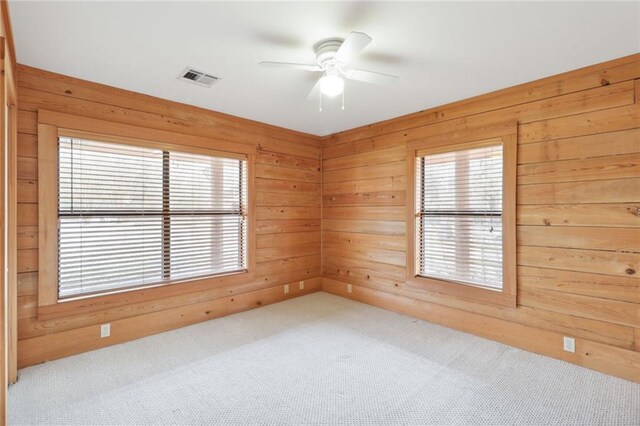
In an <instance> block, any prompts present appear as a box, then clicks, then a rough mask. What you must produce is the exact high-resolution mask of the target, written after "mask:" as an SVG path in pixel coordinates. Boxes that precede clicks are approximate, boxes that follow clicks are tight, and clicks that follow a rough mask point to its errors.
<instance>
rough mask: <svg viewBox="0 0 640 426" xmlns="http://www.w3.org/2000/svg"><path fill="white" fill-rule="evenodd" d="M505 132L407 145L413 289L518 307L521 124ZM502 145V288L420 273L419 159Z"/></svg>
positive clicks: (410, 283) (409, 281)
mask: <svg viewBox="0 0 640 426" xmlns="http://www.w3.org/2000/svg"><path fill="white" fill-rule="evenodd" d="M503 132H504V133H502V134H493V135H490V134H487V135H484V134H483V135H481V137H479V136H473V135H469V137H466V138H465V136H464V134H459V133H458V134H455V135H451V137H439V138H437V140H435V141H434V140H429V139H425V140H419V141H413V142H411V143H409V144H408V145H407V148H408V153H407V180H408V188H407V242H408V246H407V285H408V287H409V288H411V289H412V290H417V291H427V292H434V293H440V294H445V295H449V296H454V297H459V298H463V299H468V300H472V301H475V302H480V303H489V304H495V305H500V306H507V307H515V306H516V294H517V282H516V280H517V277H516V173H517V148H518V147H517V145H518V136H517V124H513V125H509V126H507V128H506V130H503ZM499 144H501V145H502V147H503V159H502V173H503V176H502V179H503V182H502V185H503V187H502V190H503V192H502V232H503V234H502V268H503V277H502V280H503V281H502V290H494V289H490V288H486V287H480V286H476V285H473V284H471V283H469V284H464V283H460V282H455V281H448V280H445V279H439V278H430V277H423V276H419V275H418V274H417V272H418V271H417V265H418V264H419V263H418V262H419V260H418V256H419V255H420V249H419V247H418V246H419V238H418V236H417V234H416V232H417V229H416V215H417V213H418V212H417V210H416V159H417V158H419V157H422V156H425V155H430V154H438V153H444V152H452V151H460V150H466V149H472V148H479V147H483V146H493V145H499Z"/></svg>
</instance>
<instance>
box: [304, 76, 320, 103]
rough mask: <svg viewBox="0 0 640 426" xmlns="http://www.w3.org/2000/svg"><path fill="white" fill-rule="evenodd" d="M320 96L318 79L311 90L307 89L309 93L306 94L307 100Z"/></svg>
mask: <svg viewBox="0 0 640 426" xmlns="http://www.w3.org/2000/svg"><path fill="white" fill-rule="evenodd" d="M319 96H320V79H318V81H317V82H316V84H314V85H313V87H312V88H311V90H309V94H308V95H307V100H311V99H318V97H319Z"/></svg>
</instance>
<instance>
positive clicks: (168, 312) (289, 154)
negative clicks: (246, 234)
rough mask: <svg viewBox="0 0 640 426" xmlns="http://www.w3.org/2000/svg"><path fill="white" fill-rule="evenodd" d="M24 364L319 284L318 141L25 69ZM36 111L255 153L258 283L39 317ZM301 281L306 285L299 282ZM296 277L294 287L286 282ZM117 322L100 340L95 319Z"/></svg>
mask: <svg viewBox="0 0 640 426" xmlns="http://www.w3.org/2000/svg"><path fill="white" fill-rule="evenodd" d="M18 79H19V81H18V86H19V117H18V131H19V134H18V171H17V173H18V187H19V193H18V220H19V222H18V273H19V275H18V339H19V340H18V365H19V366H20V367H24V366H27V365H32V364H36V363H39V362H43V361H45V360H50V359H55V358H59V357H62V356H67V355H70V354H74V353H79V352H83V351H86V350H90V349H94V348H98V347H102V346H106V345H110V344H114V343H118V342H122V341H126V340H130V339H134V338H137V337H141V336H144V335H148V334H152V333H157V332H160V331H164V330H169V329H172V328H176V327H180V326H183V325H187V324H191V323H195V322H198V321H203V320H207V319H210V318H215V317H218V316H222V315H227V314H230V313H233V312H238V311H241V310H246V309H250V308H253V307H256V306H260V305H264V304H267V303H273V302H277V301H280V300H283V299H285V298H289V297H294V296H297V295H300V294H306V293H310V292H313V291H317V290H319V289H320V285H321V279H320V275H321V270H320V216H321V211H320V179H321V173H320V151H321V148H320V139H319V138H317V137H315V136H311V135H306V134H302V133H297V132H293V131H289V130H285V129H281V128H277V127H273V126H268V125H264V124H260V123H256V122H252V121H249V120H243V119H239V118H236V117H231V116H228V115H224V114H219V113H214V112H211V111H207V110H204V109H199V108H195V107H191V106H187V105H182V104H177V103H173V102H169V101H165V100H161V99H157V98H152V97H149V96H145V95H141V94H137V93H133V92H128V91H125V90H120V89H116V88H112V87H107V86H103V85H99V84H95V83H90V82H87V81H81V80H78V79H74V78H71V77H66V76H62V75H59V74H54V73H50V72H46V71H42V70H38V69H34V68H30V67H26V66H20V67H19V77H18ZM39 108H42V109H47V110H53V111H60V112H64V113H68V114H77V115H82V116H86V117H92V118H99V119H102V120H111V121H114V122H118V123H128V124H134V125H138V126H145V127H150V128H154V129H161V130H169V131H173V132H178V133H184V134H192V135H199V136H206V137H210V138H214V139H220V140H224V141H228V143H229V144H233V143H237V142H247V141H250V142H253V143H255V144H256V147H257V150H258V152H257V155H256V181H255V187H256V192H257V194H256V221H257V222H256V232H257V234H258V235H257V236H256V244H257V253H256V260H257V267H256V279H255V281H254V282H251V283H249V284H244V285H239V286H238V285H236V286H225V287H218V288H212V289H210V290H206V291H199V292H195V293H189V294H179V295H177V296H175V295H174V296H172V297H167V298H163V299H160V300H153V301H152V302H145V303H135V304H129V305H125V306H119V307H114V308H111V309H104V310H101V311H97V312H92V313H89V314H87V313H81V314H73V315H69V316H64V317H60V318H55V319H48V320H44V319H42V318H41V319H38V312H37V300H38V295H37V287H38V286H37V284H38V283H37V280H38V274H37V271H38V229H37V226H38V191H37V187H38V182H37V176H38V173H37V171H38V164H37V152H38V146H37V112H36V111H37V110H38V109H39ZM300 280H304V281H305V288H304V290H300V289H299V286H298V282H299V281H300ZM284 284H292V285H291V286H290V288H291V291H290V293H289V294H286V295H285V294H284V291H283V285H284ZM106 322H110V323H111V337H108V338H104V339H100V337H99V336H100V333H99V327H100V326H99V324H101V323H106Z"/></svg>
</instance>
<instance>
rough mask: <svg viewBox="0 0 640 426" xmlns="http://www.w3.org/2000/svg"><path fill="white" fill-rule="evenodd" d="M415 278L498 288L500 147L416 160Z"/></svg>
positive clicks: (500, 265)
mask: <svg viewBox="0 0 640 426" xmlns="http://www.w3.org/2000/svg"><path fill="white" fill-rule="evenodd" d="M417 161H418V166H417V168H418V177H417V180H418V182H417V185H416V187H417V188H418V194H417V197H416V199H417V201H418V206H417V207H418V211H419V214H418V216H417V229H418V238H419V247H420V250H419V254H420V257H419V264H418V265H419V270H418V275H420V276H425V277H434V278H441V279H446V280H451V281H456V282H459V283H464V284H471V285H477V286H480V287H486V288H491V289H498V290H499V289H501V288H502V145H492V146H487V147H479V148H471V149H464V150H460V151H451V152H443V153H439V154H433V155H425V156H423V157H418V158H417Z"/></svg>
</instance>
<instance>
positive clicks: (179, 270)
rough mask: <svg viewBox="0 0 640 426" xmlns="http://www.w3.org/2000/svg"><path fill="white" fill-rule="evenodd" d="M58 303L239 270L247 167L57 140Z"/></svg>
mask: <svg viewBox="0 0 640 426" xmlns="http://www.w3.org/2000/svg"><path fill="white" fill-rule="evenodd" d="M58 160H59V175H58V185H59V194H58V197H59V199H58V209H59V226H58V232H59V235H58V237H59V246H58V257H59V259H58V260H59V263H58V268H59V271H58V281H59V292H58V295H59V298H61V299H63V298H67V297H72V296H80V295H87V294H95V293H101V292H105V291H113V290H119V289H125V288H130V287H139V286H144V285H155V284H163V283H169V282H172V281H175V280H184V279H189V278H200V277H204V276H211V275H217V274H224V273H230V272H239V271H243V270H245V269H246V266H245V262H246V247H247V244H246V238H247V236H246V229H247V224H246V220H247V219H246V211H247V209H246V202H247V193H246V191H247V181H246V179H247V170H246V167H247V164H246V161H245V160H238V159H231V158H223V157H213V156H207V155H201V154H190V153H183V152H174V151H162V150H160V149H153V148H148V147H137V146H132V145H125V144H117V143H110V142H102V141H90V140H85V139H74V138H67V137H60V138H59V159H58Z"/></svg>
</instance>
